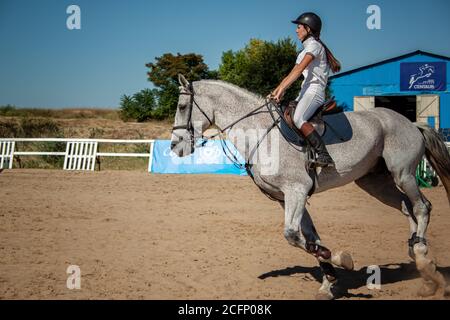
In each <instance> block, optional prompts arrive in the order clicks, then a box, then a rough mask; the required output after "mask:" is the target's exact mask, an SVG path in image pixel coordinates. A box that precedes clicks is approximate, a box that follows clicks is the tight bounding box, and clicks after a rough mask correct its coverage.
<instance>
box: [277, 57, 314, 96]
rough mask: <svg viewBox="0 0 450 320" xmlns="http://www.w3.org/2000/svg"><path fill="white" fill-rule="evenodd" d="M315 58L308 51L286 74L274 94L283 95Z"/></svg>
mask: <svg viewBox="0 0 450 320" xmlns="http://www.w3.org/2000/svg"><path fill="white" fill-rule="evenodd" d="M313 60H314V56H313V55H312V54H310V53H307V54H306V55H305V57H304V58H303V60H302V61H301V62H300V63H299V64H296V65H295V66H294V68H292V70H291V72H290V73H289V74H288V75H287V76H286V78H284V79H283V81H281V83H280V84H279V85H278V87H277V88H276V89H275V91H274V92H273V94H274V95H275V96H277V95H278V96H280V98H281V96H282V95H283V93H284V92H285V91H286V90H287V89H288V88H289V87H290V86H291V85H292V84H293V83H294V82H295V81H296V80H297V79H298V78H299V77H300V76H301V74H302V73H303V71H304V70H305V69H306V67H308V65H309V64H310V63H311V62H312V61H313Z"/></svg>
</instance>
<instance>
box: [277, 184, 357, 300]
mask: <svg viewBox="0 0 450 320" xmlns="http://www.w3.org/2000/svg"><path fill="white" fill-rule="evenodd" d="M308 192H309V190H308V188H305V187H304V186H296V187H291V188H289V190H287V191H285V205H284V209H285V228H284V236H285V238H286V239H287V241H288V242H289V244H291V245H293V246H295V247H298V248H301V249H303V250H305V251H306V252H307V253H309V254H312V255H314V256H315V257H316V258H317V260H318V262H319V265H320V268H321V270H322V272H323V274H324V275H323V279H322V286H321V287H320V289H319V292H318V294H317V295H316V298H317V299H333V298H334V295H333V293H332V291H331V289H332V288H333V285H334V284H335V283H336V281H337V276H336V272H335V270H334V267H333V266H332V263H334V264H337V265H339V266H343V267H344V268H346V269H353V260H352V259H351V256H350V255H349V254H346V253H342V252H339V253H338V254H336V255H332V254H331V251H330V250H328V249H327V248H325V247H324V246H322V245H321V244H320V237H319V235H318V233H317V231H316V228H315V227H314V224H313V221H312V219H311V216H310V215H309V213H308V210H307V209H306V207H305V204H306V199H307V195H308Z"/></svg>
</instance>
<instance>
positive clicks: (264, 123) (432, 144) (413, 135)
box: [171, 76, 450, 299]
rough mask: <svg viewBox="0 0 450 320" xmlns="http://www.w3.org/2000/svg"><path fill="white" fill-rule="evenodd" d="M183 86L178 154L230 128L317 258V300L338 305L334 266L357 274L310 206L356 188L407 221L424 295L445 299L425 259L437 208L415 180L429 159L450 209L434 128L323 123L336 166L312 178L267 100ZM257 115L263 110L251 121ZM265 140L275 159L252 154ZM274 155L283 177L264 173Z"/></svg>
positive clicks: (330, 119)
mask: <svg viewBox="0 0 450 320" xmlns="http://www.w3.org/2000/svg"><path fill="white" fill-rule="evenodd" d="M179 81H180V85H181V86H180V96H179V101H178V107H177V112H176V115H175V123H174V128H173V131H172V144H171V149H172V151H174V152H175V153H176V154H177V155H178V156H186V155H189V154H191V153H192V152H193V151H194V147H195V143H196V142H195V141H194V140H197V138H198V137H200V136H201V135H202V134H203V133H204V132H205V130H207V129H208V128H209V127H211V126H212V125H215V126H217V127H218V128H227V129H228V130H224V129H221V130H224V131H227V132H226V133H227V138H228V139H229V140H231V141H233V143H234V144H235V146H236V148H237V150H238V151H239V153H240V154H241V155H242V156H244V157H245V159H247V161H248V162H251V163H252V165H251V166H250V167H248V168H249V171H248V172H249V174H250V175H251V176H252V178H253V180H254V182H255V183H256V184H257V185H258V187H259V188H260V189H261V190H262V191H263V192H264V193H266V194H268V195H269V196H270V197H271V198H272V199H274V200H276V201H279V202H280V204H281V205H282V207H283V208H284V210H285V226H284V236H285V237H286V239H287V241H288V242H289V244H291V245H293V246H296V247H298V248H301V249H303V250H305V251H306V252H307V253H310V254H312V255H314V256H315V257H316V258H317V260H318V262H319V264H320V267H321V269H322V271H323V273H324V276H323V281H322V285H321V287H320V289H319V292H318V294H317V296H316V297H317V298H319V299H332V298H334V294H333V291H334V290H333V291H332V289H333V287H334V284H335V283H336V281H337V278H336V273H335V270H334V267H333V266H332V265H336V266H340V267H343V268H345V269H347V270H351V269H353V260H352V257H351V255H350V254H348V253H345V252H334V253H331V251H330V250H329V249H327V248H326V247H324V246H323V244H322V243H321V241H320V238H319V235H318V234H317V231H316V229H315V227H314V224H313V221H312V219H311V216H310V214H309V212H308V211H307V209H306V208H305V203H306V200H307V198H308V196H309V195H310V194H312V193H313V192H314V193H319V192H322V191H325V190H328V189H330V188H336V187H339V186H342V185H345V184H347V183H350V182H352V181H355V182H356V183H357V184H358V185H359V186H360V187H361V188H363V189H364V190H366V191H367V192H368V193H369V194H370V195H372V196H374V197H377V198H378V199H379V200H381V201H383V202H384V203H386V204H387V205H389V206H392V207H394V208H397V209H399V210H401V212H403V213H404V214H405V215H406V216H407V217H408V219H409V223H410V235H411V237H410V239H409V254H410V256H411V258H412V259H414V260H415V262H416V266H417V268H418V270H419V272H420V274H421V276H422V278H423V279H424V284H423V286H422V288H421V291H420V294H421V295H434V294H440V295H443V294H444V293H445V286H446V283H445V280H444V277H443V276H442V274H441V273H439V272H438V271H437V270H436V265H435V264H434V262H433V261H432V260H430V259H429V258H427V257H426V254H427V251H428V246H427V242H426V240H425V234H426V230H427V226H428V222H429V217H430V211H431V204H430V202H429V201H428V200H427V199H426V198H425V196H424V195H423V194H422V192H421V191H420V190H419V188H418V186H417V182H416V178H415V172H416V168H417V165H418V163H419V162H420V160H421V159H422V157H423V155H424V154H425V155H426V156H427V158H428V159H429V161H430V163H431V164H432V166H433V168H434V169H435V170H436V171H437V173H438V175H439V176H440V178H441V180H442V182H443V184H444V186H445V189H446V191H447V196H448V197H449V202H450V155H449V153H448V151H447V149H446V147H445V144H444V143H443V141H442V140H441V139H440V137H439V135H438V134H437V133H436V132H435V131H434V130H433V129H431V128H429V127H427V126H425V125H417V124H416V125H415V124H413V123H411V122H410V121H409V120H408V119H406V118H405V117H403V116H402V115H400V114H399V113H396V112H394V111H391V110H388V109H383V108H376V109H374V110H370V111H361V112H349V113H340V114H334V115H329V116H325V117H324V119H325V120H326V122H327V123H329V124H330V125H331V127H332V128H333V130H326V133H325V135H324V136H323V139H324V141H325V143H326V144H327V148H328V150H329V152H330V154H331V156H332V157H333V159H334V161H335V163H336V166H335V167H327V168H324V169H322V170H321V171H320V172H317V173H315V174H311V171H310V170H308V166H307V165H306V164H307V162H308V157H307V155H306V153H305V152H303V150H305V148H300V151H302V152H299V150H298V149H299V148H297V147H296V146H294V145H292V144H290V143H288V142H287V141H286V140H285V139H283V138H281V139H277V137H279V134H278V133H280V132H279V127H273V123H274V120H273V117H271V116H270V115H269V113H268V112H264V110H263V109H261V107H264V106H265V100H264V98H262V97H260V96H257V95H255V94H252V93H250V92H248V91H246V90H244V89H242V88H239V87H237V86H234V85H232V84H229V83H226V82H222V81H213V80H202V81H196V82H193V83H192V84H191V83H189V82H188V81H187V80H186V79H185V78H184V77H183V76H179ZM257 107H259V108H257ZM255 108H257V110H258V111H257V112H252V116H249V117H247V116H246V115H248V113H249V112H251V111H252V110H255ZM270 128H273V129H272V131H271V133H272V134H271V135H269V134H267V135H261V134H260V135H258V137H259V138H258V139H259V140H255V139H253V138H248V137H246V133H248V132H253V133H254V132H265V133H267V132H269V130H270ZM338 136H340V137H338ZM269 138H270V141H269ZM262 140H264V141H266V147H269V149H270V148H271V150H272V155H271V159H268V157H269V155H267V154H262V153H260V154H259V155H258V156H255V155H256V153H255V152H254V151H255V150H256V149H257V148H258V146H259V147H261V146H260V143H261V141H262ZM239 141H240V142H239ZM242 141H244V142H243V143H242ZM261 145H262V144H261ZM264 149H265V148H264ZM273 154H275V155H276V157H275V160H276V161H277V164H278V165H277V166H276V168H277V169H278V170H266V173H264V172H263V171H264V170H263V169H264V165H265V163H270V162H273V160H274V157H273ZM250 168H251V170H250ZM380 186H381V187H380ZM397 187H398V188H397Z"/></svg>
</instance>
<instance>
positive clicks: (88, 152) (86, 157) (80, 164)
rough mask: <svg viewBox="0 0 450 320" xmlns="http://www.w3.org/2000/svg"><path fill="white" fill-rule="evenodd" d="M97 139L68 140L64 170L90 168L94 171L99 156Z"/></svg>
mask: <svg viewBox="0 0 450 320" xmlns="http://www.w3.org/2000/svg"><path fill="white" fill-rule="evenodd" d="M97 144H98V143H97V141H91V142H76V141H71V142H67V146H66V155H65V157H64V167H63V169H64V170H90V171H94V168H95V159H96V157H97Z"/></svg>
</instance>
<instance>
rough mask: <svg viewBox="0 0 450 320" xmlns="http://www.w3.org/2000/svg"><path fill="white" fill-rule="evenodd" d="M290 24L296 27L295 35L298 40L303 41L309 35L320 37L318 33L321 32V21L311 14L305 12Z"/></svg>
mask: <svg viewBox="0 0 450 320" xmlns="http://www.w3.org/2000/svg"><path fill="white" fill-rule="evenodd" d="M292 23H295V24H296V25H297V35H298V37H299V39H300V40H302V41H303V40H305V39H306V38H308V37H309V36H310V35H312V36H314V37H315V38H319V37H320V31H322V20H321V19H320V17H319V16H318V15H317V14H315V13H313V12H306V13H303V14H301V15H300V16H299V17H298V18H297V19H295V20H293V21H292Z"/></svg>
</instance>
